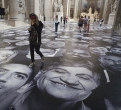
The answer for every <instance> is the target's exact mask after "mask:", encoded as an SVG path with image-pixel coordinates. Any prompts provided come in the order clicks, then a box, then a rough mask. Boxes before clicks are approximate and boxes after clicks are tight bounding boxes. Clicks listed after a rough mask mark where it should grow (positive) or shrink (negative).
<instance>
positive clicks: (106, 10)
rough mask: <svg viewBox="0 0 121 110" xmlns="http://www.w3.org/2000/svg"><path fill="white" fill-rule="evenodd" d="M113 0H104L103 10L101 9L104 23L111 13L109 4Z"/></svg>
mask: <svg viewBox="0 0 121 110" xmlns="http://www.w3.org/2000/svg"><path fill="white" fill-rule="evenodd" d="M113 2H114V0H105V3H104V10H103V18H104V23H105V24H107V23H108V19H109V14H110V13H111V7H110V6H111V4H112V3H113Z"/></svg>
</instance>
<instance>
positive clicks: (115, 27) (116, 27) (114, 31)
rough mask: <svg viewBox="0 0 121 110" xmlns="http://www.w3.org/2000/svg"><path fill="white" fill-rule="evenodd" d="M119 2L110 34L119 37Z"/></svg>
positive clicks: (120, 31) (120, 13) (120, 27)
mask: <svg viewBox="0 0 121 110" xmlns="http://www.w3.org/2000/svg"><path fill="white" fill-rule="evenodd" d="M120 4H121V0H119V1H118V6H117V11H116V14H115V20H114V23H113V28H112V34H117V35H119V36H121V11H120V10H121V6H120Z"/></svg>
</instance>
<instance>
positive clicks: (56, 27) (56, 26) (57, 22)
mask: <svg viewBox="0 0 121 110" xmlns="http://www.w3.org/2000/svg"><path fill="white" fill-rule="evenodd" d="M58 25H59V21H58V15H56V17H55V32H57V31H58Z"/></svg>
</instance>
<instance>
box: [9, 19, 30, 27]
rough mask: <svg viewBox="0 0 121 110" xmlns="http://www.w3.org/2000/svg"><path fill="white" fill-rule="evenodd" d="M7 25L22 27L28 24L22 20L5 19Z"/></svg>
mask: <svg viewBox="0 0 121 110" xmlns="http://www.w3.org/2000/svg"><path fill="white" fill-rule="evenodd" d="M7 23H8V25H10V26H13V27H24V26H29V24H27V23H24V22H22V21H14V20H9V21H7Z"/></svg>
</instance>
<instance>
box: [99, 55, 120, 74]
mask: <svg viewBox="0 0 121 110" xmlns="http://www.w3.org/2000/svg"><path fill="white" fill-rule="evenodd" d="M99 61H100V62H101V64H102V65H103V66H104V67H106V68H107V69H110V70H111V71H112V72H117V71H119V72H121V57H119V56H115V55H104V56H101V57H100V59H99Z"/></svg>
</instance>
